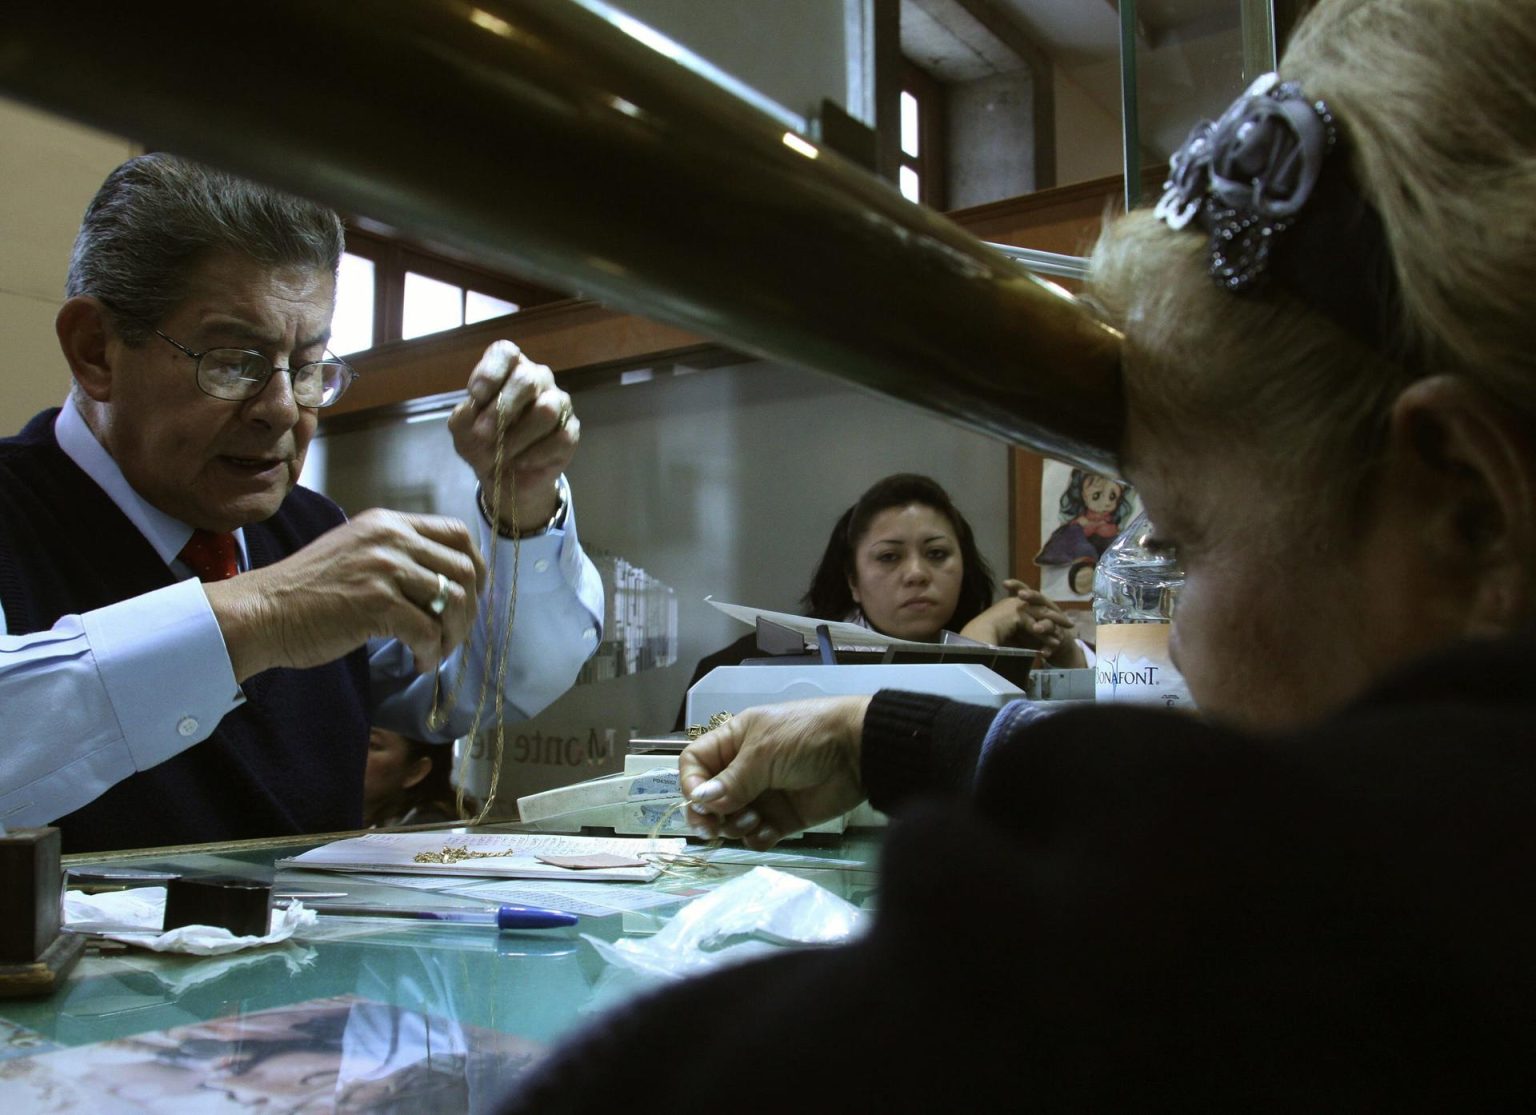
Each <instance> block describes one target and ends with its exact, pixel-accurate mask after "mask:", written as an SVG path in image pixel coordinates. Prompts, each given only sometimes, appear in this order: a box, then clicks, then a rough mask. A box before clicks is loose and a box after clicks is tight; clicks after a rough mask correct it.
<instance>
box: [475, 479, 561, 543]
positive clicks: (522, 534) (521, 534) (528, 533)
mask: <svg viewBox="0 0 1536 1115" xmlns="http://www.w3.org/2000/svg"><path fill="white" fill-rule="evenodd" d="M559 492H560V499H559V501H558V502H557V503H556V504H555V513H554V514H553V515H551V516H550V517H549V522H547V523H545V524H544V525H543V526H540V527H533V528H531V529H529V530H521V531H516V532H513V531H510V530H507V529H506V528H505V527H504V526H502V525H501V523H500V522H498V521H497V519H496V516H495V515H493V514H491V509H490V508H489V507H487V506H486V503H485V486H484V485H483V484H482V485H478V486H476V488H475V502H476V503H477V504H479V505H480V514H481V515H483V516H484V517H485V521H486V522H487V523H489V524H490V525H491V529H492V530H494V531H495V532H496V533H497V534H498V535H500V536H501V537H502V538H534V537H537V536H538V535H540V534H548V533H549V532H550V531H552V530H554V529H555V528H556V527H563V526H564V525H565V508H566V498H565V489H564V488H563V487H562V488H560V489H559Z"/></svg>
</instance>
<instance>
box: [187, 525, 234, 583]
mask: <svg viewBox="0 0 1536 1115" xmlns="http://www.w3.org/2000/svg"><path fill="white" fill-rule="evenodd" d="M237 552H238V551H237V548H236V546H235V536H234V535H233V534H214V533H213V531H211V530H194V531H193V532H192V537H191V538H189V539H187V544H186V545H185V546H183V547H182V548H181V553H179V554H177V555H176V556H177V557H179V558H181V560H182V561H184V562H186V563H187V565H189V566H190V567H191V569H192V572H194V573H196V574H197V578H198V580H200V581H223V580H227V579H228V578H230V577H233V576H234V575H235V574H236V573H238V572H240V566H239V564H238V563H237V562H236V561H235V556H236V554H237Z"/></svg>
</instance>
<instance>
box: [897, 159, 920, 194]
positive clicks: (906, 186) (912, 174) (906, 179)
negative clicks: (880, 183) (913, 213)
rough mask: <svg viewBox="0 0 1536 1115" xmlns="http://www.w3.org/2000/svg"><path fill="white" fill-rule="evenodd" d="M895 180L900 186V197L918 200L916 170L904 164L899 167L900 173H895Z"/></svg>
mask: <svg viewBox="0 0 1536 1115" xmlns="http://www.w3.org/2000/svg"><path fill="white" fill-rule="evenodd" d="M896 181H897V183H898V184H899V185H900V186H901V196H902V197H904V198H906V199H907V200H908V201H918V200H920V197H919V194H918V182H917V171H915V170H913V169H912V168H911V167H909V166H904V167H902V168H901V173H900V174H898V175H897V177H896Z"/></svg>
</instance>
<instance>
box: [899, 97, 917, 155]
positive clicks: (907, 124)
mask: <svg viewBox="0 0 1536 1115" xmlns="http://www.w3.org/2000/svg"><path fill="white" fill-rule="evenodd" d="M901 150H902V152H903V153H904V154H907V155H911V156H912V157H913V158H914V159H915V158H917V155H918V151H917V98H916V97H914V96H913V95H912V94H911V93H908V92H906V91H903V92H902V94H901Z"/></svg>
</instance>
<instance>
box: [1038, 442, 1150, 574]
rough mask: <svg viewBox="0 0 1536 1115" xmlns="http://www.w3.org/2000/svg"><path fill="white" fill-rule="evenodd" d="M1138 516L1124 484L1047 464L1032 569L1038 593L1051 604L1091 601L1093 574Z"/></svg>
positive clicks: (1131, 491)
mask: <svg viewBox="0 0 1536 1115" xmlns="http://www.w3.org/2000/svg"><path fill="white" fill-rule="evenodd" d="M1137 510H1138V501H1137V499H1136V492H1135V490H1134V489H1133V488H1131V487H1130V486H1128V485H1127V484H1125V483H1124V482H1123V481H1120V480H1115V479H1112V478H1111V477H1108V476H1100V475H1097V474H1096V473H1092V472H1087V471H1085V470H1083V469H1080V468H1074V467H1072V466H1071V465H1068V464H1063V463H1062V462H1061V461H1049V460H1048V461H1046V462H1045V465H1044V468H1043V469H1042V471H1041V475H1040V537H1041V538H1043V539H1045V542H1044V544H1043V545H1042V546H1041V547H1040V552H1039V553H1038V554H1036V555H1035V564H1036V565H1038V566H1039V567H1040V589H1041V591H1042V592H1044V593H1045V594H1046V595H1047V596H1049V597H1050V598H1051V599H1053V600H1057V601H1064V600H1084V601H1086V600H1091V599H1092V598H1093V570H1094V566H1096V565H1097V564H1098V561H1099V558H1100V557H1101V556H1102V555H1103V553H1104V551H1105V550H1106V549H1108V548H1109V544H1110V543H1111V542H1113V541H1114V540H1115V536H1116V535H1118V534H1119V533H1120V531H1121V529H1122V528H1123V527H1124V526H1125V524H1126V523H1129V522H1130V521H1131V519H1132V517H1133V516H1134V515H1135V514H1136V512H1137Z"/></svg>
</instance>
